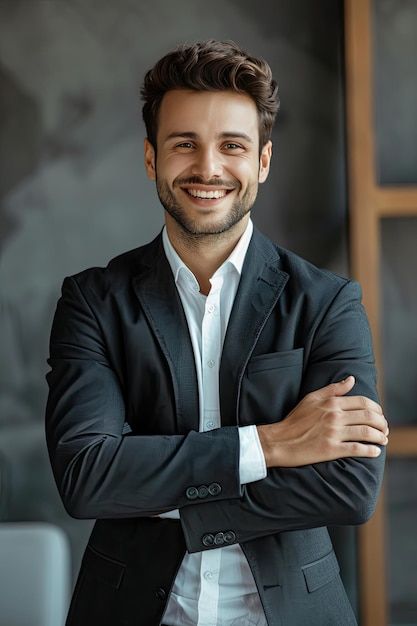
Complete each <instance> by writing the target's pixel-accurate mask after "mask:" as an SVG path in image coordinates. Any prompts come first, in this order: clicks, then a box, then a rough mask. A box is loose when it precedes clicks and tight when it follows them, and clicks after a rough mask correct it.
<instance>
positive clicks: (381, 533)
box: [345, 0, 417, 626]
mask: <svg viewBox="0 0 417 626" xmlns="http://www.w3.org/2000/svg"><path fill="white" fill-rule="evenodd" d="M345 58H346V114H347V143H348V170H349V209H350V244H351V245H350V251H351V269H352V275H353V276H354V277H355V278H356V279H357V280H359V282H360V283H361V285H362V288H363V294H364V298H363V299H364V304H365V307H366V310H367V313H368V316H369V320H370V324H371V328H372V333H373V338H374V345H375V354H376V359H377V364H378V370H379V374H380V392H381V396H382V397H383V375H382V374H383V373H382V363H381V343H380V317H379V309H380V290H379V284H380V283H379V266H380V229H379V226H380V220H381V219H382V218H390V217H403V216H408V217H410V216H417V186H406V187H405V186H404V187H403V186H398V185H396V186H383V187H382V186H379V185H378V184H377V181H376V176H375V171H376V164H375V153H374V150H375V148H374V145H375V142H374V116H373V59H372V0H345ZM387 452H388V455H389V456H395V457H397V456H399V457H401V456H417V426H416V427H412V426H408V427H395V428H392V429H391V431H390V442H389V444H388V449H387ZM385 545H386V540H385V509H384V493H382V494H381V498H380V501H379V504H378V507H377V511H376V513H375V515H374V516H373V518H372V519H371V520H370V521H369V522H368V523H367V524H365V525H364V526H362V527H360V529H359V533H358V561H359V584H360V623H361V626H375V624H378V626H386V625H387V613H388V611H387V609H388V606H387V594H386V567H385Z"/></svg>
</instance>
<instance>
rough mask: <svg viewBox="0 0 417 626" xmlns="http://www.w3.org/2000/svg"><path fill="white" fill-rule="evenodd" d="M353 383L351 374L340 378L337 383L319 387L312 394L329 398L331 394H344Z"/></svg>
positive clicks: (353, 379) (321, 397)
mask: <svg viewBox="0 0 417 626" xmlns="http://www.w3.org/2000/svg"><path fill="white" fill-rule="evenodd" d="M354 384H355V378H354V377H353V376H348V377H347V378H345V379H344V380H340V381H339V382H337V383H331V384H330V385H326V387H321V389H317V390H316V391H314V392H313V395H314V396H316V397H317V398H320V399H325V398H331V397H333V396H344V395H345V393H348V392H349V391H350V390H351V389H352V388H353V385H354Z"/></svg>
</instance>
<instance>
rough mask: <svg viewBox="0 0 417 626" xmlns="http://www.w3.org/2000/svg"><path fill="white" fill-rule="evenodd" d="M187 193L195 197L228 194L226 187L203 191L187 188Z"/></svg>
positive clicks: (211, 197) (210, 197) (212, 197)
mask: <svg viewBox="0 0 417 626" xmlns="http://www.w3.org/2000/svg"><path fill="white" fill-rule="evenodd" d="M187 193H189V194H190V196H193V197H194V198H208V199H214V198H216V199H217V198H223V196H225V195H226V191H225V189H216V191H203V190H202V189H187Z"/></svg>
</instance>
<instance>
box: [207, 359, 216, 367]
mask: <svg viewBox="0 0 417 626" xmlns="http://www.w3.org/2000/svg"><path fill="white" fill-rule="evenodd" d="M207 365H208V366H209V367H214V366H215V361H213V359H210V360H209V361H207Z"/></svg>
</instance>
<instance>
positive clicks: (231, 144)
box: [224, 141, 243, 150]
mask: <svg viewBox="0 0 417 626" xmlns="http://www.w3.org/2000/svg"><path fill="white" fill-rule="evenodd" d="M224 147H225V148H226V150H243V146H241V145H239V144H238V143H234V142H232V141H229V142H228V143H226V144H224Z"/></svg>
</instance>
